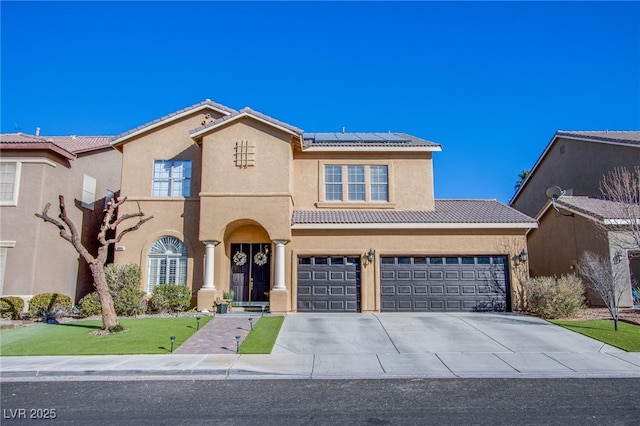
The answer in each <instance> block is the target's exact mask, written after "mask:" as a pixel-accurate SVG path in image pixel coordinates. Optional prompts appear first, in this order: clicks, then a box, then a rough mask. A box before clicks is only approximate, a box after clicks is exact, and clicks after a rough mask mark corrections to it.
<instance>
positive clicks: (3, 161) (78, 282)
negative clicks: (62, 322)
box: [0, 133, 121, 301]
mask: <svg viewBox="0 0 640 426" xmlns="http://www.w3.org/2000/svg"><path fill="white" fill-rule="evenodd" d="M110 140H111V137H106V136H40V135H39V134H37V135H27V134H23V133H12V134H2V135H0V295H2V296H19V297H22V298H23V299H25V300H26V301H28V300H29V299H30V298H31V297H32V296H34V295H36V294H38V293H49V292H54V293H63V294H66V295H68V296H70V297H71V299H72V300H75V301H78V300H79V299H80V298H81V297H82V296H84V295H85V294H87V293H88V292H90V291H92V289H93V278H92V277H91V273H90V271H89V268H88V267H87V265H86V263H85V262H84V261H83V260H82V259H80V258H79V255H78V253H76V251H75V250H74V249H73V247H72V246H71V245H70V244H69V243H68V242H67V241H65V240H63V239H62V238H60V235H59V233H58V231H57V229H56V228H55V227H54V226H51V224H47V223H44V222H43V221H42V220H41V219H38V218H36V217H35V216H34V215H35V213H40V212H42V209H43V208H44V206H45V205H46V204H47V203H51V210H50V213H51V214H52V215H54V216H56V215H57V214H58V196H59V195H63V196H64V197H65V201H66V205H67V212H68V216H69V218H70V219H71V220H72V221H73V222H74V224H75V225H76V226H77V227H78V228H79V229H80V230H81V232H82V240H83V243H84V245H85V247H87V248H89V249H90V250H97V247H96V244H97V240H96V235H97V229H98V226H99V223H100V221H101V219H102V211H103V209H104V203H105V198H108V197H112V196H113V195H114V194H115V193H116V192H117V191H118V190H119V188H120V170H121V154H120V152H119V151H117V150H115V149H113V148H112V147H111V145H110Z"/></svg>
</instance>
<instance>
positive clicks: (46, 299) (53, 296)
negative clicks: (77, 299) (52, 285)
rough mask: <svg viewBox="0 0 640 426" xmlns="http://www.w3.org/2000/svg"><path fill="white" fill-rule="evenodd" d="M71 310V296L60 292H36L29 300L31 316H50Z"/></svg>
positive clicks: (61, 314)
mask: <svg viewBox="0 0 640 426" xmlns="http://www.w3.org/2000/svg"><path fill="white" fill-rule="evenodd" d="M70 311H71V298H70V297H69V296H67V295H66V294H60V293H40V294H36V295H35V296H33V297H32V298H31V300H30V301H29V315H30V316H31V318H45V319H47V318H50V317H58V316H63V315H67V314H68V313H69V312H70Z"/></svg>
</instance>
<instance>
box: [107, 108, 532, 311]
mask: <svg viewBox="0 0 640 426" xmlns="http://www.w3.org/2000/svg"><path fill="white" fill-rule="evenodd" d="M112 145H113V147H115V148H116V149H117V150H118V151H120V152H122V184H121V193H122V195H124V196H127V197H128V199H129V200H131V201H137V202H138V203H139V205H140V207H141V209H142V211H143V212H144V213H145V214H146V215H153V216H154V219H153V220H151V221H149V222H147V223H145V225H144V227H143V229H141V230H139V231H137V232H132V233H129V234H127V235H126V236H125V237H124V238H123V240H122V241H121V243H120V244H119V246H118V247H116V253H115V261H116V262H117V263H129V262H136V263H139V264H140V265H142V266H143V286H144V290H145V291H147V292H151V291H152V290H153V288H154V287H155V286H157V285H159V284H164V283H179V284H185V285H187V286H188V287H189V288H191V289H192V292H193V295H194V302H195V303H196V304H197V307H198V309H200V310H204V309H209V310H210V309H212V306H213V305H214V303H215V301H217V300H218V299H221V298H223V296H224V294H223V293H224V292H226V291H229V290H233V291H234V293H235V296H234V306H269V309H270V310H271V311H272V312H296V311H297V312H308V311H314V312H379V311H473V310H505V309H506V310H511V309H512V307H514V306H515V305H516V303H517V300H518V294H519V293H518V290H519V282H520V280H521V279H523V278H526V274H527V269H528V268H527V263H526V262H527V260H526V237H525V235H526V232H527V231H528V230H530V229H532V228H535V227H536V226H537V223H536V221H535V220H533V219H532V218H531V217H529V216H526V215H524V214H522V213H520V212H518V211H516V210H515V209H512V208H510V207H508V206H505V205H504V204H501V203H499V202H497V201H495V200H435V199H434V180H433V158H432V156H433V153H434V152H439V151H440V150H441V147H440V145H438V144H436V143H433V142H429V141H427V140H424V139H420V138H417V137H414V136H411V135H407V134H403V133H390V132H389V133H345V132H338V133H304V132H303V131H302V130H301V129H298V128H296V127H294V126H291V125H289V124H286V123H284V122H281V121H278V120H275V119H273V118H271V117H268V116H266V115H263V114H261V113H258V112H256V111H253V110H251V109H249V108H245V109H242V110H239V111H236V110H233V109H231V108H228V107H225V106H223V105H220V104H217V103H215V102H212V101H210V100H206V101H204V102H201V103H198V104H196V105H192V106H190V107H188V108H185V109H182V110H180V111H177V112H175V113H172V114H170V115H167V116H165V117H161V118H159V119H157V120H154V121H152V122H150V123H147V124H144V125H142V126H140V127H138V128H136V129H133V130H131V131H128V132H126V133H123V134H121V135H120V136H117V137H115V138H114V139H113V141H112ZM134 209H137V206H136V203H128V206H127V205H125V206H123V207H122V208H121V211H130V210H134Z"/></svg>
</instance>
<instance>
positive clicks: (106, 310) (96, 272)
mask: <svg viewBox="0 0 640 426" xmlns="http://www.w3.org/2000/svg"><path fill="white" fill-rule="evenodd" d="M103 267H104V265H102V264H100V263H99V262H97V263H91V264H90V265H89V268H90V269H91V274H92V275H93V282H94V285H95V287H96V291H97V292H98V297H100V305H101V306H102V328H103V329H104V330H105V331H111V329H112V328H113V327H115V326H116V325H118V316H117V315H116V308H115V306H114V305H113V298H112V297H111V293H110V292H109V286H108V285H107V278H106V277H105V275H104V269H103Z"/></svg>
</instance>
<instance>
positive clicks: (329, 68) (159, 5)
mask: <svg viewBox="0 0 640 426" xmlns="http://www.w3.org/2000/svg"><path fill="white" fill-rule="evenodd" d="M0 12H1V24H2V27H1V32H2V34H1V36H2V39H1V60H2V62H1V98H0V101H1V102H0V107H1V110H0V116H1V130H2V132H3V133H10V132H15V131H16V129H19V130H20V131H22V132H25V133H34V132H35V129H36V127H40V128H41V129H42V130H41V134H42V135H68V134H77V135H116V134H119V133H122V132H124V131H127V130H129V129H131V128H134V127H137V126H138V125H140V124H143V123H146V122H147V121H150V120H153V119H156V118H158V117H160V116H163V115H165V114H168V113H171V112H173V111H175V110H178V109H181V108H184V107H186V106H189V105H192V104H194V103H197V102H200V101H202V100H204V99H206V98H210V99H212V100H214V101H216V102H219V103H222V104H224V105H227V106H229V107H231V108H235V109H240V108H242V107H245V106H249V107H251V108H253V109H255V110H257V111H260V112H262V113H264V114H267V115H270V116H272V117H274V118H277V119H279V120H282V121H284V122H287V123H289V124H292V125H294V126H297V127H299V128H302V129H304V130H305V131H308V132H317V131H336V132H338V131H340V130H341V129H342V127H343V126H345V127H346V129H347V131H354V132H355V131H383V132H386V131H389V130H390V131H392V132H406V133H410V134H413V135H415V136H418V137H421V138H424V139H428V140H431V141H434V142H438V143H440V144H442V146H443V151H442V152H440V153H435V154H434V170H435V190H436V197H438V198H497V199H498V200H500V201H503V202H508V201H509V199H510V198H511V196H512V195H513V192H514V191H513V185H514V183H515V181H516V179H517V174H518V173H519V172H520V171H521V170H523V169H528V168H530V167H532V166H533V164H534V163H535V161H536V160H537V158H538V156H539V155H540V153H541V152H542V150H543V149H544V147H545V146H546V145H547V143H548V142H549V140H550V139H551V137H552V136H553V134H554V132H555V131H556V130H605V129H608V130H638V129H640V3H638V2H618V3H616V2H566V3H562V2H405V3H399V2H256V3H253V2H233V3H227V2H192V3H187V2H180V3H174V2H139V3H135V2H7V1H2V2H1V3H0ZM583 167H588V164H586V165H583Z"/></svg>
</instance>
